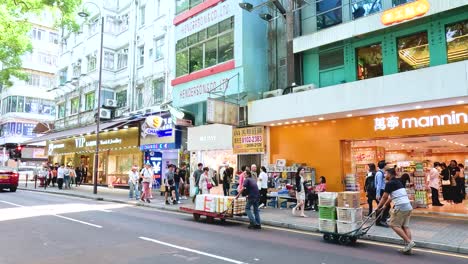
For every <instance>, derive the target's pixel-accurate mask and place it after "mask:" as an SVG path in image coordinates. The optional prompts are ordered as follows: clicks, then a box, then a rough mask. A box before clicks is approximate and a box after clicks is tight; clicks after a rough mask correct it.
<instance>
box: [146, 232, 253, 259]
mask: <svg viewBox="0 0 468 264" xmlns="http://www.w3.org/2000/svg"><path fill="white" fill-rule="evenodd" d="M139 238H140V239H142V240H146V241H149V242H153V243H156V244H160V245H164V246H167V247H172V248H176V249H180V250H185V251H188V252H192V253H195V254H198V255H202V256H207V257H210V258H215V259H219V260H223V261H226V262H230V263H236V264H246V263H245V262H242V261H238V260H235V259H230V258H226V257H221V256H218V255H214V254H210V253H206V252H203V251H198V250H195V249H191V248H186V247H181V246H177V245H174V244H169V243H166V242H162V241H159V240H156V239H151V238H147V237H139Z"/></svg>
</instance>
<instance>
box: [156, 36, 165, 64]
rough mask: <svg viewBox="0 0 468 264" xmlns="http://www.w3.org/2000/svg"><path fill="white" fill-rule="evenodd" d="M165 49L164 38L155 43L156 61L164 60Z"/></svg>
mask: <svg viewBox="0 0 468 264" xmlns="http://www.w3.org/2000/svg"><path fill="white" fill-rule="evenodd" d="M163 48H164V37H162V38H158V39H156V40H155V41H154V58H155V59H156V60H160V59H162V58H164V53H163Z"/></svg>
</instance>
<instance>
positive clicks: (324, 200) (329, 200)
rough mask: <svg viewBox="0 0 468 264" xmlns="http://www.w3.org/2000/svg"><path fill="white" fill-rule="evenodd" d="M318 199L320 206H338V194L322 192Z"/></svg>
mask: <svg viewBox="0 0 468 264" xmlns="http://www.w3.org/2000/svg"><path fill="white" fill-rule="evenodd" d="M318 197H319V205H323V206H336V197H337V193H335V192H321V193H318Z"/></svg>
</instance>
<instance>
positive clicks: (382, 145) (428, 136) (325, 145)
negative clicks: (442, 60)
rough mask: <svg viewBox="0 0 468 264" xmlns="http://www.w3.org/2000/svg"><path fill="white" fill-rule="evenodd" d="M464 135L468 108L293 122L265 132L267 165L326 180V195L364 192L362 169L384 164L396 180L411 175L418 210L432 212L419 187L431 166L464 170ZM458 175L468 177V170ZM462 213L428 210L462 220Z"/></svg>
mask: <svg viewBox="0 0 468 264" xmlns="http://www.w3.org/2000/svg"><path fill="white" fill-rule="evenodd" d="M467 132H468V105H457V106H452V107H441V108H432V109H422V110H414V111H405V112H396V113H388V114H380V115H371V116H361V117H349V118H345V119H336V120H323V121H317V122H295V123H293V124H289V125H281V126H274V127H270V128H269V138H270V142H269V144H270V147H269V152H270V162H271V163H274V162H275V161H277V160H286V163H287V164H294V163H306V164H310V165H311V166H313V167H315V168H316V171H317V177H320V176H322V175H323V176H325V177H326V179H327V187H328V190H329V191H342V190H358V191H361V192H363V183H364V180H365V175H366V173H365V172H366V170H367V164H368V163H377V162H378V161H379V160H382V159H385V160H386V161H387V162H390V163H391V164H394V165H397V167H398V170H399V175H400V176H401V175H402V174H404V173H408V174H409V175H410V177H411V182H412V183H413V184H414V185H415V186H414V187H412V189H411V192H412V193H411V194H410V195H412V199H413V200H414V201H415V203H417V205H418V206H417V207H421V208H424V207H428V208H431V206H430V197H429V195H430V194H429V193H426V191H425V189H426V188H425V187H424V185H425V181H426V176H427V172H428V170H429V169H430V168H431V166H432V164H433V162H436V161H438V162H445V163H447V164H449V163H450V161H451V160H456V161H457V162H458V163H462V164H465V165H468V150H467V146H468V133H467ZM461 174H462V175H463V174H465V175H464V176H465V177H468V172H467V170H465V171H462V172H461ZM465 182H466V178H465ZM363 197H364V195H363ZM446 208H447V209H446ZM450 208H452V209H450ZM463 209H464V207H463V205H460V207H456V206H453V207H452V206H444V209H439V208H437V209H433V210H449V211H450V210H452V211H454V212H464V213H465V214H466V210H463ZM421 210H424V209H421Z"/></svg>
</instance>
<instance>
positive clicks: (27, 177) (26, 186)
mask: <svg viewBox="0 0 468 264" xmlns="http://www.w3.org/2000/svg"><path fill="white" fill-rule="evenodd" d="M28 176H29V175H28V174H26V185H25V186H24V187H26V188H27V187H28Z"/></svg>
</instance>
